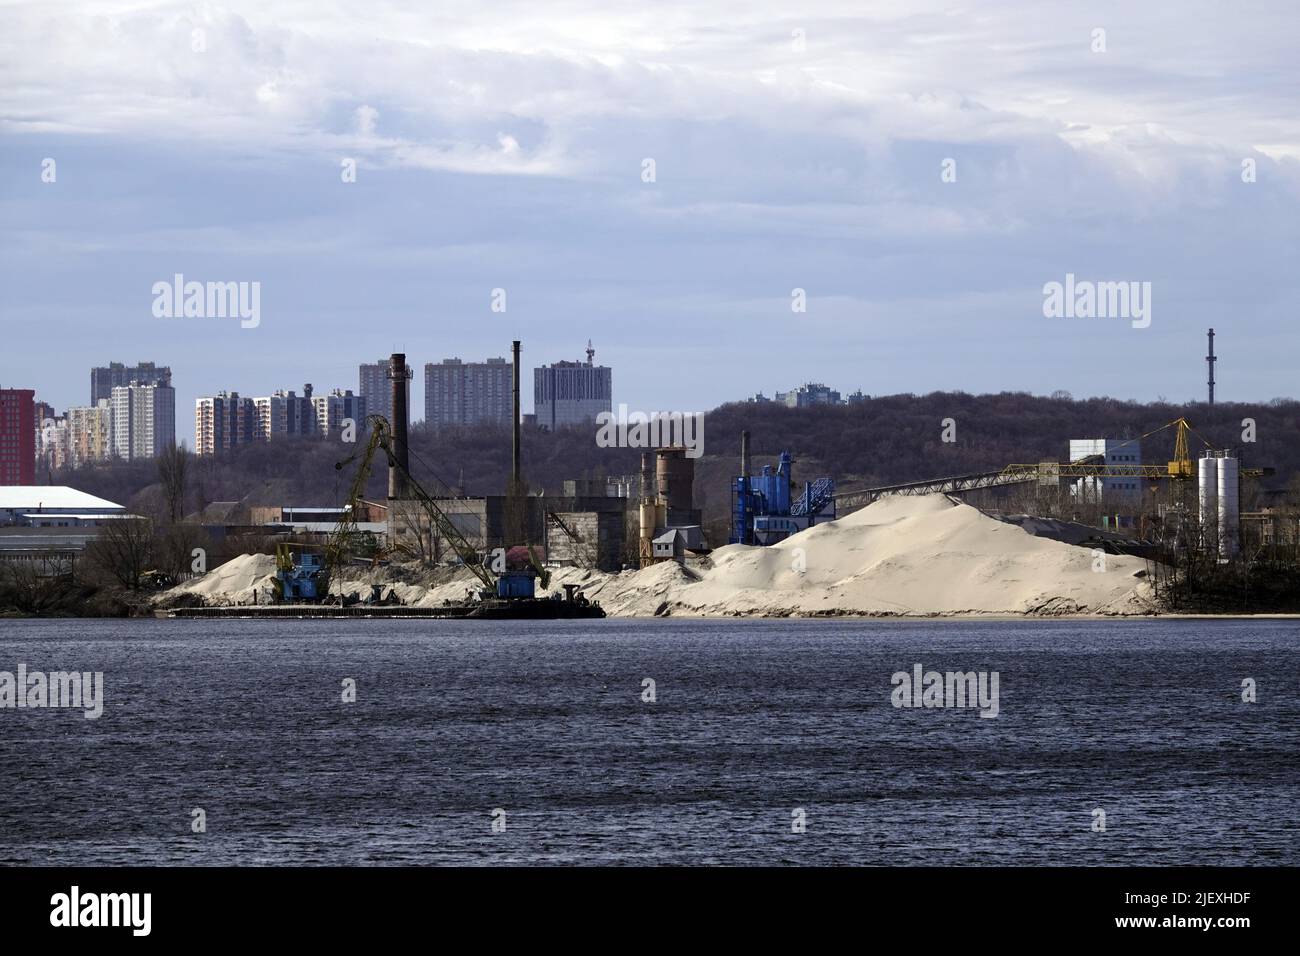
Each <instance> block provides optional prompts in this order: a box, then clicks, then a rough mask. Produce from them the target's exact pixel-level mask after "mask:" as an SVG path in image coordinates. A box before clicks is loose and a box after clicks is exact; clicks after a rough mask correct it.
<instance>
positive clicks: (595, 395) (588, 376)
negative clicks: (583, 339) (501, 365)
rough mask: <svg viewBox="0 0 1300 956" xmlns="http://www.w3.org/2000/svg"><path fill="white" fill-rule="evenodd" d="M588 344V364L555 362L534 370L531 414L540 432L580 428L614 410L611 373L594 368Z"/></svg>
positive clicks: (593, 358) (600, 366)
mask: <svg viewBox="0 0 1300 956" xmlns="http://www.w3.org/2000/svg"><path fill="white" fill-rule="evenodd" d="M595 357H596V350H595V349H594V348H592V347H591V342H590V341H588V342H587V361H585V362H556V363H554V364H552V365H546V366H543V367H542V368H535V369H533V412H534V414H535V415H536V416H537V418H536V421H537V424H538V425H540V426H542V427H543V428H550V429H554V428H558V427H561V426H564V425H582V424H586V423H588V422H594V421H596V416H597V415H599V414H600V413H601V412H605V413H612V412H613V410H614V387H613V371H612V370H611V369H609V368H608V367H606V366H604V365H596V364H595Z"/></svg>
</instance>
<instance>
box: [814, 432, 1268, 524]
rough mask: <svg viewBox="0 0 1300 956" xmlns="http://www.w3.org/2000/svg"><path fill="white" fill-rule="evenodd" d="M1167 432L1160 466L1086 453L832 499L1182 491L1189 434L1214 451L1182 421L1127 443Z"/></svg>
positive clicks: (1192, 468)
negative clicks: (1108, 483)
mask: <svg viewBox="0 0 1300 956" xmlns="http://www.w3.org/2000/svg"><path fill="white" fill-rule="evenodd" d="M1167 428H1174V429H1176V433H1175V436H1174V455H1173V458H1172V459H1170V460H1169V461H1167V462H1166V463H1165V464H1163V465H1141V464H1106V463H1105V462H1104V461H1103V460H1102V457H1103V456H1101V455H1088V456H1085V457H1083V458H1080V459H1078V460H1077V461H1071V462H1058V461H1040V462H1038V463H1036V464H1015V465H1007V466H1006V467H1004V468H1001V469H998V470H996V471H981V472H974V473H971V474H966V475H957V476H951V477H947V478H932V479H928V480H925V481H908V482H900V483H897V484H891V485H879V486H876V487H874V488H864V489H862V490H860V491H850V492H845V493H842V494H839V495H836V496H835V503H836V505H837V506H838V507H839V508H840V510H842V511H850V510H853V509H856V508H861V507H864V506H866V505H869V504H871V503H872V502H873V501H875V500H876V499H877V498H883V497H885V496H886V495H930V494H962V493H963V492H967V491H975V490H978V489H981V488H998V487H1004V486H1007V485H1017V484H1028V483H1030V482H1040V483H1051V484H1054V483H1055V481H1056V480H1057V479H1060V478H1143V479H1147V480H1149V481H1159V480H1165V479H1170V480H1173V481H1175V482H1177V483H1179V484H1178V487H1179V489H1180V490H1181V489H1186V488H1187V487H1188V485H1187V484H1186V482H1190V481H1191V480H1192V479H1194V478H1195V477H1196V474H1197V466H1196V460H1195V459H1194V458H1192V455H1191V447H1190V446H1191V443H1190V442H1189V440H1188V436H1189V435H1195V436H1196V438H1198V439H1199V440H1200V441H1201V442H1202V443H1203V444H1204V445H1205V446H1206V447H1207V448H1211V447H1212V446H1211V445H1210V443H1209V442H1208V441H1206V440H1205V439H1204V438H1203V437H1202V436H1201V435H1200V434H1198V433H1197V432H1196V431H1195V430H1194V429H1193V428H1192V426H1191V424H1190V423H1189V422H1188V421H1187V419H1186V418H1176V419H1174V420H1173V421H1171V422H1167V423H1165V424H1164V425H1161V426H1160V427H1159V428H1156V429H1153V430H1152V431H1150V432H1147V433H1146V434H1145V435H1143V436H1142V437H1141V438H1133V439H1129V442H1140V441H1142V440H1143V439H1145V438H1148V437H1150V436H1151V435H1155V434H1158V433H1159V432H1162V431H1164V430H1165V429H1167ZM1125 444H1128V442H1121V443H1120V444H1119V445H1118V446H1117V447H1119V448H1122V447H1123V446H1124V445H1125ZM1271 474H1273V469H1272V468H1269V467H1264V468H1242V469H1241V477H1243V478H1261V477H1263V476H1265V475H1271Z"/></svg>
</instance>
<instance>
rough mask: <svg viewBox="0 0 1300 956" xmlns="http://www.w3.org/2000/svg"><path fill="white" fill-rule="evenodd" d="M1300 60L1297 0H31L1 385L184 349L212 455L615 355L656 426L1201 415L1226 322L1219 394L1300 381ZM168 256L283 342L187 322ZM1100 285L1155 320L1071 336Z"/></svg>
mask: <svg viewBox="0 0 1300 956" xmlns="http://www.w3.org/2000/svg"><path fill="white" fill-rule="evenodd" d="M1098 31H1104V33H1099V32H1098ZM1102 46H1104V50H1103V49H1101V47H1102ZM1298 48H1300V13H1298V12H1297V10H1296V7H1295V4H1294V0H1278V2H1250V0H1246V2H1242V3H1235V4H1227V3H1221V2H1200V0H1179V2H1173V0H1170V2H1167V3H1140V4H1139V3H1133V2H1131V0H1126V2H1120V3H1106V2H1088V3H1056V2H1053V3H1043V2H1041V0H1036V2H1028V0H1026V2H1018V0H1000V2H995V3H976V2H969V3H961V2H959V0H948V2H930V0H889V2H871V0H851V2H812V3H810V2H803V3H790V4H779V3H772V2H764V0H746V2H731V0H713V2H710V3H708V4H699V3H695V2H673V0H656V2H654V3H645V2H641V3H626V2H619V0H600V2H597V0H591V2H581V3H579V2H543V3H538V2H527V3H524V2H514V0H507V2H492V0H477V2H464V3H461V2H442V3H437V4H431V3H422V2H383V0H369V2H367V3H365V4H357V3H352V2H349V3H343V2H338V0H273V2H247V3H220V2H212V3H169V2H147V0H140V2H125V0H103V2H98V0H86V2H52V0H35V2H22V0H19V2H13V0H0V222H3V233H2V237H0V243H2V245H0V249H2V255H0V320H2V321H3V323H4V336H3V343H4V345H3V348H2V350H0V385H3V386H18V387H34V388H36V389H37V391H38V397H40V398H43V399H45V400H47V401H50V402H52V403H54V404H55V405H56V406H57V407H58V408H59V409H60V410H62V409H63V408H64V407H66V406H68V405H72V404H83V403H85V402H86V401H87V399H88V398H89V374H88V369H89V368H90V366H92V365H95V364H102V363H105V362H107V361H109V360H119V361H127V362H133V361H136V360H140V359H145V360H153V361H156V362H159V363H166V364H170V365H171V366H172V368H173V370H174V374H175V384H176V386H177V405H178V408H177V413H178V415H177V417H178V420H179V424H178V433H179V437H181V438H184V439H186V440H190V439H192V434H193V423H192V417H193V415H192V409H193V400H194V398H195V397H196V396H198V395H203V394H211V393H212V392H214V391H216V390H218V389H222V388H226V389H236V390H238V391H240V392H241V393H243V394H254V395H257V394H266V393H268V392H270V391H271V390H273V389H275V388H281V387H283V388H298V387H300V386H301V384H302V383H303V382H307V381H310V382H312V383H313V384H314V385H315V386H316V388H317V390H318V391H319V390H322V389H328V388H331V387H335V386H349V387H352V388H356V384H357V383H356V365H357V363H358V362H359V361H363V360H370V361H373V360H375V359H377V358H379V357H381V356H384V355H387V353H389V352H390V351H393V350H394V349H404V350H405V351H406V352H407V353H408V356H409V359H410V361H411V362H412V363H414V364H417V365H423V363H424V362H426V361H429V360H438V359H441V358H444V357H448V356H453V355H455V356H459V357H461V358H464V359H467V360H468V359H480V360H481V359H482V358H484V357H486V356H489V355H492V356H495V355H506V354H508V350H509V343H510V340H511V339H512V338H520V339H522V340H523V343H524V355H525V360H526V363H527V364H528V366H530V367H531V365H534V364H540V363H542V362H550V361H554V360H557V359H561V358H568V359H573V358H578V357H579V356H580V355H581V352H582V349H583V348H584V347H585V346H586V342H587V340H588V339H589V338H590V339H591V340H592V341H593V342H594V344H595V348H596V358H597V361H598V362H601V363H604V364H608V365H611V366H612V367H613V369H614V387H615V400H616V401H618V402H627V403H628V404H629V405H630V406H632V407H633V408H642V409H682V410H693V409H702V408H709V407H712V406H713V405H716V404H718V403H720V402H723V401H726V400H729V399H734V398H740V397H744V396H746V395H750V394H753V393H754V392H755V391H758V390H762V391H764V392H765V393H767V394H769V395H770V394H771V393H772V392H774V391H776V390H778V389H780V390H785V389H787V388H790V387H792V386H795V385H797V384H799V383H800V382H803V381H807V380H817V381H824V382H826V383H828V384H830V385H832V386H835V387H838V388H840V389H841V390H842V391H845V392H848V391H852V390H853V389H855V388H861V389H862V390H863V391H865V392H867V393H870V394H883V393H891V392H900V391H912V392H927V391H931V390H936V389H964V390H967V391H972V392H983V391H1000V390H1003V389H1010V390H1027V391H1032V392H1035V393H1048V392H1051V391H1054V390H1056V389H1066V390H1068V391H1070V392H1072V393H1073V394H1074V395H1075V396H1076V397H1079V396H1084V395H1095V394H1110V395H1114V396H1117V397H1125V398H1139V399H1148V398H1156V397H1160V396H1163V397H1165V398H1168V399H1169V400H1171V401H1183V400H1187V399H1190V398H1193V397H1196V398H1200V397H1201V396H1203V394H1204V378H1205V376H1204V363H1203V362H1202V361H1201V358H1202V356H1203V355H1204V347H1205V340H1204V332H1205V329H1206V327H1208V326H1211V325H1213V326H1214V327H1215V328H1216V330H1217V332H1218V333H1219V337H1218V350H1219V352H1220V353H1221V355H1222V356H1223V357H1222V360H1221V361H1220V362H1219V367H1218V378H1219V383H1220V384H1219V395H1220V397H1222V398H1225V399H1240V400H1263V399H1268V398H1271V397H1274V396H1278V395H1294V394H1296V391H1297V389H1296V378H1297V376H1296V370H1297V367H1300V331H1298V328H1300V316H1298V315H1297V311H1298V310H1297V308H1296V305H1297V292H1298V291H1300V269H1298V268H1297V264H1300V242H1298V241H1297V236H1298V234H1300V109H1297V104H1298V103H1300V57H1297V56H1296V50H1297V49H1298ZM48 159H53V160H54V167H53V168H54V171H55V176H54V181H53V182H46V181H44V179H48V178H49V176H48V174H46V175H45V176H43V171H44V170H46V169H47V168H48V165H49V164H47V163H46V162H45V161H46V160H48ZM348 159H352V160H355V162H356V169H357V175H356V181H355V182H344V175H343V165H344V161H345V160H348ZM648 159H649V160H653V161H654V176H653V181H650V182H647V181H646V179H647V178H648V177H647V176H646V175H645V172H644V171H645V169H646V163H645V161H646V160H648ZM946 160H952V161H953V162H952V163H951V164H949V166H948V168H949V169H953V170H955V181H950V182H945V181H944V176H943V172H944V169H945V161H946ZM1246 160H1251V161H1253V164H1247V165H1253V179H1254V181H1253V182H1245V181H1243V163H1244V161H1246ZM948 178H952V177H948ZM1244 178H1252V177H1250V176H1246V177H1244ZM176 273H181V274H183V275H184V276H185V277H186V279H188V280H198V281H245V282H254V281H256V282H259V283H260V284H261V322H260V325H259V326H258V327H257V328H251V329H244V328H240V325H239V322H238V321H237V320H232V319H220V318H157V317H155V316H154V314H153V309H152V305H153V294H152V292H151V289H152V286H153V284H154V283H155V282H158V281H170V280H171V277H172V276H173V275H174V274H176ZM1067 273H1073V274H1075V275H1076V276H1077V277H1078V278H1079V279H1089V280H1095V281H1137V282H1150V283H1151V288H1152V301H1151V319H1152V321H1151V324H1150V326H1149V327H1148V328H1134V327H1133V325H1132V323H1131V322H1129V321H1127V320H1125V319H1122V318H1091V319H1080V318H1069V319H1067V318H1046V317H1044V315H1043V301H1044V296H1043V286H1044V284H1045V283H1048V282H1051V281H1062V280H1064V277H1065V275H1066V274H1067ZM497 288H501V289H505V290H506V294H507V298H506V303H507V308H506V311H505V312H504V313H501V312H493V311H492V308H491V301H492V290H493V289H497ZM796 288H799V289H804V290H806V295H807V311H806V312H802V313H796V312H793V311H792V308H791V302H792V299H791V293H792V290H793V289H796ZM525 385H526V387H527V388H528V398H526V400H525V409H527V408H528V407H529V406H530V404H531V388H530V386H531V375H528V376H526V378H525ZM422 396H423V389H422V387H421V383H420V379H419V376H418V375H417V379H416V383H415V389H414V394H413V399H414V406H415V408H416V410H417V414H418V411H419V410H420V409H422V407H423V405H422Z"/></svg>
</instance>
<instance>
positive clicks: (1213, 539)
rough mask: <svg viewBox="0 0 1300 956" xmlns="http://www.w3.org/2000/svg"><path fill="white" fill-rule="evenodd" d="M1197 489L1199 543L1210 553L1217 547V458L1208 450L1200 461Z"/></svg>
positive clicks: (1216, 549)
mask: <svg viewBox="0 0 1300 956" xmlns="http://www.w3.org/2000/svg"><path fill="white" fill-rule="evenodd" d="M1198 486H1199V487H1198V491H1199V492H1200V495H1199V500H1200V506H1201V544H1202V545H1203V546H1204V547H1205V550H1206V551H1208V552H1209V553H1210V554H1214V553H1215V552H1217V551H1218V548H1219V459H1217V458H1215V457H1213V456H1212V455H1210V454H1209V453H1208V452H1207V453H1206V455H1205V457H1204V458H1202V459H1201V461H1200V473H1199V475H1198Z"/></svg>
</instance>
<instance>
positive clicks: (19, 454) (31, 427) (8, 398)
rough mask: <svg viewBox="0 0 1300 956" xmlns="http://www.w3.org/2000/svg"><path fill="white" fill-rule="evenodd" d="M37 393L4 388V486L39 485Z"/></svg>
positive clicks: (0, 399) (0, 468)
mask: <svg viewBox="0 0 1300 956" xmlns="http://www.w3.org/2000/svg"><path fill="white" fill-rule="evenodd" d="M35 397H36V392H35V391H34V390H32V389H30V388H0V485H34V484H36V403H35V401H34V399H35Z"/></svg>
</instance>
